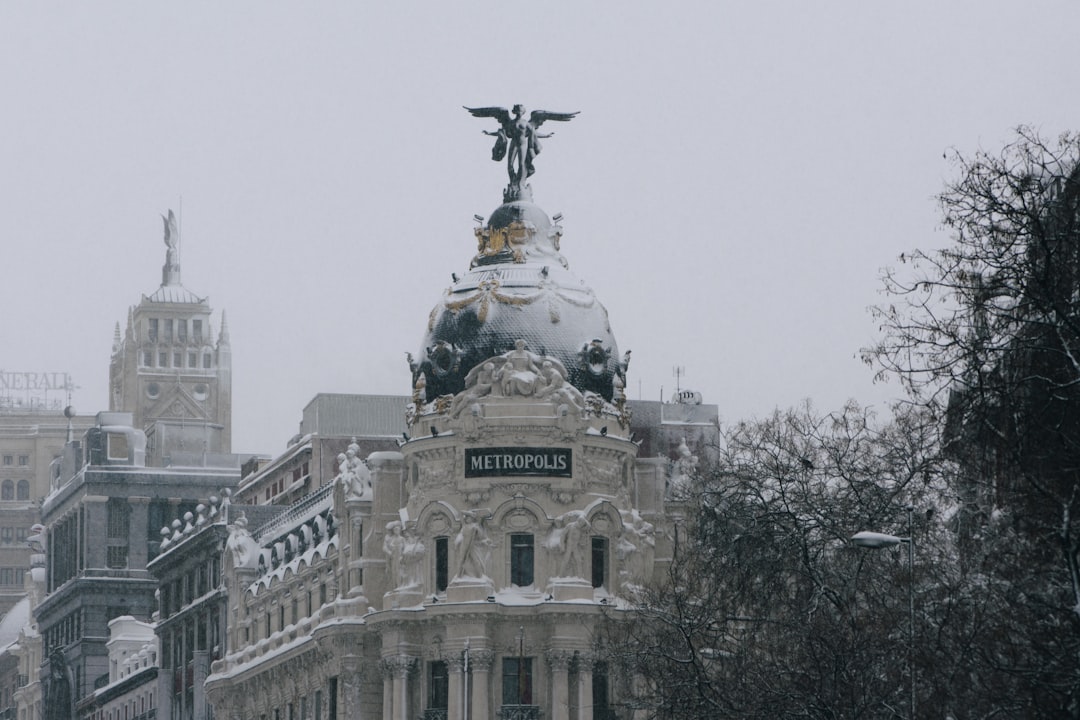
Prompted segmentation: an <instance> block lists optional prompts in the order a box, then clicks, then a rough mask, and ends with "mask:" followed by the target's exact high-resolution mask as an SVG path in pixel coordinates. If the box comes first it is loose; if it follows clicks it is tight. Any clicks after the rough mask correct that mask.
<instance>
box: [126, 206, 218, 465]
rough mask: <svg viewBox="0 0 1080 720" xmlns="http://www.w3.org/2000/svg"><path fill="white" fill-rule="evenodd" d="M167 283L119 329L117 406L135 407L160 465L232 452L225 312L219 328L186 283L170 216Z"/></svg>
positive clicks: (133, 410)
mask: <svg viewBox="0 0 1080 720" xmlns="http://www.w3.org/2000/svg"><path fill="white" fill-rule="evenodd" d="M162 220H163V222H164V226H165V246H166V253H165V264H164V265H163V266H162V269H161V286H160V287H158V289H157V290H155V291H154V292H153V293H152V294H150V295H149V296H147V295H143V296H142V299H141V300H140V302H139V304H138V305H135V306H133V307H131V308H130V309H129V310H128V317H127V326H126V328H125V329H124V330H123V332H121V328H120V324H119V323H117V325H116V328H115V330H114V333H113V351H112V360H111V362H110V363H109V409H110V410H111V411H122V412H130V413H132V414H133V415H134V426H135V427H136V428H139V429H142V430H144V431H145V432H146V435H147V460H148V462H151V463H153V464H158V463H159V462H160V463H161V464H171V465H203V464H206V459H207V457H208V456H211V455H218V454H227V453H230V452H232V353H231V350H230V346H229V332H228V329H227V325H226V322H225V313H224V311H223V312H222V314H221V328H220V331H219V332H217V333H215V332H214V328H213V325H212V322H211V307H210V304H209V302H208V300H207V298H205V297H199V296H198V295H196V294H195V293H193V292H191V291H190V290H188V289H187V288H186V287H184V285H183V284H182V283H181V281H180V251H179V239H180V237H179V233H178V230H177V223H176V216H175V215H174V214H173V211H172V210H169V213H168V215H163V216H162Z"/></svg>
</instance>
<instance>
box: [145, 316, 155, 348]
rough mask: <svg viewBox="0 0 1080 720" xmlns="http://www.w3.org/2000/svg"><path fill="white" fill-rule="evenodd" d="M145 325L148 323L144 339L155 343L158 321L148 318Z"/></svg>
mask: <svg viewBox="0 0 1080 720" xmlns="http://www.w3.org/2000/svg"><path fill="white" fill-rule="evenodd" d="M147 323H148V326H147V330H146V337H147V338H148V339H149V340H150V342H152V343H156V342H157V339H158V321H157V318H150V319H149V320H148V321H147Z"/></svg>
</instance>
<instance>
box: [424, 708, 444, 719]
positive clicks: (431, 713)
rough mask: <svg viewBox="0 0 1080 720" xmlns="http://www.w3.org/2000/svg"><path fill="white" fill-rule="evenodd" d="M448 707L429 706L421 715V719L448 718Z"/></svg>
mask: <svg viewBox="0 0 1080 720" xmlns="http://www.w3.org/2000/svg"><path fill="white" fill-rule="evenodd" d="M446 716H447V710H446V708H428V709H427V710H425V711H424V714H423V715H421V716H420V720H446Z"/></svg>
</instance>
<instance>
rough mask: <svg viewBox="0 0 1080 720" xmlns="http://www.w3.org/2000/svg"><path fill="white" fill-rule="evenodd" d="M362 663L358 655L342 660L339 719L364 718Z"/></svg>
mask: <svg viewBox="0 0 1080 720" xmlns="http://www.w3.org/2000/svg"><path fill="white" fill-rule="evenodd" d="M360 661H361V658H360V657H358V656H356V655H347V656H345V657H344V658H343V659H342V662H341V690H340V692H341V700H340V703H341V704H340V706H339V708H340V709H339V710H338V717H341V718H348V719H349V720H362V719H363V717H364V715H363V712H362V709H361V706H360V698H361V694H360V686H361V683H362V682H363V677H364V675H363V671H362V670H361V663H360ZM286 720H287V719H286Z"/></svg>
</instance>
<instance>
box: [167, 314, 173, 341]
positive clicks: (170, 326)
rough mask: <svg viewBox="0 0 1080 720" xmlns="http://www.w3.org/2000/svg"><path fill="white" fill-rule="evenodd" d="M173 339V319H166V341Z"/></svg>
mask: <svg viewBox="0 0 1080 720" xmlns="http://www.w3.org/2000/svg"><path fill="white" fill-rule="evenodd" d="M172 339H173V321H172V319H166V320H165V342H172Z"/></svg>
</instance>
